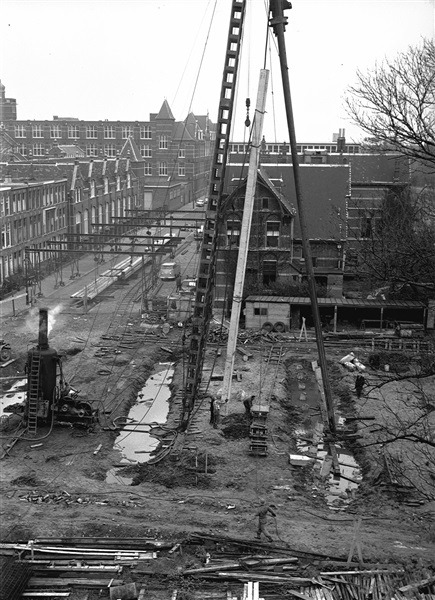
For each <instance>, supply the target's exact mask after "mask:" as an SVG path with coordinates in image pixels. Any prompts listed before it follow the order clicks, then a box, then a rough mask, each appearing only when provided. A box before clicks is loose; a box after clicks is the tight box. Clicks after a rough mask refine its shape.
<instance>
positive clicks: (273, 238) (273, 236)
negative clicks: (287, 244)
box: [266, 221, 281, 248]
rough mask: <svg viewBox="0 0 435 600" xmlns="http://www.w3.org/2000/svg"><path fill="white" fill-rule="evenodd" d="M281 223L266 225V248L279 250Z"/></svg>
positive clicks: (274, 222)
mask: <svg viewBox="0 0 435 600" xmlns="http://www.w3.org/2000/svg"><path fill="white" fill-rule="evenodd" d="M280 229H281V223H280V221H267V223H266V246H272V247H274V248H277V247H278V246H279V234H280Z"/></svg>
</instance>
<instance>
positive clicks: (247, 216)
mask: <svg viewBox="0 0 435 600" xmlns="http://www.w3.org/2000/svg"><path fill="white" fill-rule="evenodd" d="M268 81H269V71H267V70H266V69H261V71H260V82H259V85H258V94H257V104H256V106H255V116H254V123H253V134H252V146H251V153H250V156H249V168H248V179H247V182H246V194H245V201H244V204H243V217H242V226H241V230H240V238H239V249H238V254H237V267H236V279H235V282H234V293H233V304H232V308H231V321H230V329H229V332H228V343H227V355H226V359H225V371H224V381H223V385H222V401H223V402H228V400H229V399H230V397H231V381H232V378H233V366H234V355H235V353H236V346H237V333H238V330H239V319H240V309H241V305H242V297H243V286H244V284H245V271H246V262H247V259H248V251H249V236H250V233H251V223H252V212H253V209H254V198H255V186H256V183H257V170H258V162H259V159H260V144H261V134H262V132H263V120H264V110H265V106H266V92H267V84H268Z"/></svg>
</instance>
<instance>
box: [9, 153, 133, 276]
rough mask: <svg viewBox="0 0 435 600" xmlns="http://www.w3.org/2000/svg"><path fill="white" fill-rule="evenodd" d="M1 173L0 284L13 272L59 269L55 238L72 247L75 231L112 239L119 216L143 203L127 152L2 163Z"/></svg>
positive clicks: (43, 271) (66, 258) (40, 273)
mask: <svg viewBox="0 0 435 600" xmlns="http://www.w3.org/2000/svg"><path fill="white" fill-rule="evenodd" d="M0 176H1V178H2V180H3V182H2V183H1V184H0V216H1V249H0V284H2V283H3V282H4V281H5V279H7V278H10V277H11V276H13V275H16V274H20V273H21V274H22V273H24V272H27V273H29V272H32V273H33V274H34V277H35V278H36V279H38V277H41V276H43V274H44V273H45V272H47V269H48V270H49V271H50V270H55V269H57V268H58V266H59V265H58V263H59V262H60V261H61V257H60V256H59V254H60V253H56V251H55V248H54V247H53V242H63V244H62V246H59V245H58V246H57V247H59V248H60V247H62V248H63V249H68V248H70V249H73V245H72V243H71V240H73V239H74V238H72V237H71V236H73V235H74V234H93V233H101V234H104V235H105V236H106V238H107V240H109V239H112V238H113V237H114V236H117V235H120V234H122V233H124V232H125V228H123V229H122V230H119V227H117V221H118V220H119V219H120V218H122V217H125V216H128V215H129V214H131V213H129V212H128V211H129V210H134V209H143V208H144V195H143V190H141V188H140V182H139V179H138V177H137V176H136V174H135V172H134V170H133V168H132V166H131V161H130V159H128V158H125V159H124V158H119V159H115V160H108V159H103V160H90V161H89V160H86V159H83V160H79V159H75V160H74V161H72V162H71V161H65V162H60V163H57V164H52V163H49V162H47V163H42V162H40V163H12V164H9V165H4V164H2V165H1V166H0ZM26 248H27V249H28V251H27V252H26ZM85 250H86V248H84V251H85ZM87 250H88V251H92V247H91V246H90V247H89V248H88V249H87ZM64 258H65V261H66V262H67V261H68V257H67V256H65V257H64ZM63 260H64V259H63V258H62V261H63Z"/></svg>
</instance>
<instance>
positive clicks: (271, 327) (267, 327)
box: [261, 321, 273, 332]
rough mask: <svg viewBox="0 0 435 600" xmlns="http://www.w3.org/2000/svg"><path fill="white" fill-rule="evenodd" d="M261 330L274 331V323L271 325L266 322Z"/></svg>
mask: <svg viewBox="0 0 435 600" xmlns="http://www.w3.org/2000/svg"><path fill="white" fill-rule="evenodd" d="M261 329H262V330H263V331H267V332H269V331H272V329H273V323H271V322H270V321H266V322H265V323H263V325H262V326H261Z"/></svg>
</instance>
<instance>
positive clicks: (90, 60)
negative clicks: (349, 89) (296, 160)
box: [0, 0, 435, 142]
mask: <svg viewBox="0 0 435 600" xmlns="http://www.w3.org/2000/svg"><path fill="white" fill-rule="evenodd" d="M267 4H268V3H267V2H265V0H248V4H247V13H246V26H245V32H244V43H243V57H242V61H241V69H240V76H239V89H238V96H237V98H238V101H237V110H236V112H235V115H234V117H235V119H234V123H233V137H235V138H236V139H238V140H243V136H244V135H245V128H244V126H243V123H244V120H245V117H246V110H245V98H246V97H248V96H249V97H250V98H251V106H252V107H254V106H255V100H256V96H257V87H258V78H259V71H260V69H261V68H262V67H263V61H264V54H265V47H266V32H267V11H266V8H265V6H266V5H267ZM292 4H293V9H292V10H288V11H286V13H285V14H286V16H287V17H288V20H289V24H288V27H287V30H286V45H287V56H288V63H289V70H290V86H291V93H292V100H293V112H294V120H295V128H296V135H297V139H298V141H299V142H302V141H330V140H332V134H333V133H334V132H337V131H338V129H339V128H345V129H346V138H347V139H348V140H349V141H350V140H355V141H357V140H358V139H360V138H361V136H362V134H361V132H359V131H358V130H357V129H356V128H355V127H354V126H352V125H351V123H349V122H348V121H347V120H346V115H345V113H344V110H343V95H344V91H345V89H346V86H347V85H349V84H350V83H352V82H353V81H354V79H355V72H356V70H357V69H360V70H363V71H365V70H367V69H369V68H370V67H372V66H373V65H374V64H375V62H376V61H378V62H380V61H382V60H383V59H384V58H385V57H388V58H392V57H394V56H395V55H396V54H397V53H398V52H400V51H403V50H405V49H406V48H407V47H408V46H409V45H415V44H418V43H419V42H420V41H421V39H422V37H429V38H432V39H433V37H434V26H435V0H364V1H361V0H294V1H293V2H292ZM230 8H231V0H217V2H216V0H164V1H162V0H111V1H108V0H82V1H80V0H12V1H10V0H0V23H1V25H0V26H1V30H0V44H1V46H0V79H1V81H2V83H3V84H4V85H5V86H6V97H10V98H16V100H17V111H18V118H19V119H52V118H53V115H58V116H60V117H77V118H79V119H85V120H90V119H96V120H100V119H110V120H131V121H134V120H147V119H149V114H150V113H154V112H158V110H159V109H160V107H161V105H162V102H163V100H164V99H165V98H166V99H167V100H168V102H169V104H170V106H171V108H172V112H173V114H174V117H175V118H176V119H177V120H183V119H184V118H185V117H186V115H187V114H188V112H189V110H192V111H193V112H194V113H196V114H198V115H199V114H206V113H207V112H209V115H210V118H211V119H212V120H213V121H216V119H217V107H218V102H219V92H220V85H221V79H222V70H223V65H224V53H225V48H226V39H227V33H228V26H229V16H230ZM266 54H267V56H268V57H269V58H268V62H267V65H266V67H267V68H269V69H270V71H271V79H270V82H269V90H268V100H267V105H266V108H267V114H266V117H265V120H264V134H265V137H266V139H267V141H274V140H275V139H277V140H278V141H283V140H285V141H288V130H287V125H286V121H285V113H284V105H283V100H282V85H281V79H280V71H279V63H278V59H277V52H276V46H275V43H274V38H273V39H272V43H271V49H270V51H268V52H267V53H266ZM200 67H201V68H200ZM252 110H253V109H251V115H252Z"/></svg>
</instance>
